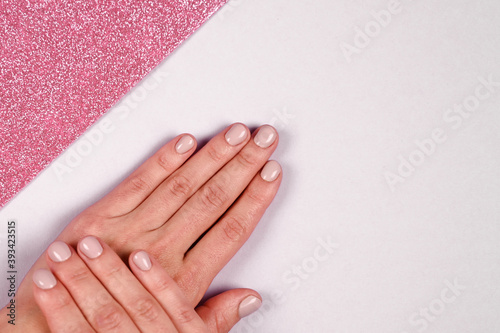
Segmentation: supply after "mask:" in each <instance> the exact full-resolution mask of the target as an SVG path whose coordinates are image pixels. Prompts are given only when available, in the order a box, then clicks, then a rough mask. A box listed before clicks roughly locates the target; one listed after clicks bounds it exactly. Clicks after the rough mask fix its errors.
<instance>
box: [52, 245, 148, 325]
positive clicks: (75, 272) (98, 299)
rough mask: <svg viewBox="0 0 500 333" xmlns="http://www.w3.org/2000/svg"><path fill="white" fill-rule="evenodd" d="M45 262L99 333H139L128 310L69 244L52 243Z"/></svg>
mask: <svg viewBox="0 0 500 333" xmlns="http://www.w3.org/2000/svg"><path fill="white" fill-rule="evenodd" d="M46 260H47V264H48V265H49V267H50V269H51V270H52V272H54V274H55V275H56V277H57V279H58V280H59V281H61V283H62V284H63V285H64V286H65V287H66V289H67V290H68V292H69V293H70V294H71V296H72V298H73V299H74V300H75V303H76V304H77V306H78V307H79V308H80V310H81V312H82V313H83V315H84V316H85V318H86V319H87V321H88V322H89V323H90V325H91V326H92V327H93V328H94V329H95V330H96V331H97V332H116V333H121V332H139V330H138V329H137V327H136V326H135V324H134V323H133V322H132V320H131V319H130V317H129V316H128V315H127V313H126V312H125V310H124V309H123V308H122V307H121V306H120V304H118V303H117V302H116V301H115V300H114V299H113V297H112V296H111V295H110V294H109V292H108V291H107V290H106V289H105V288H104V286H103V285H102V284H101V282H100V281H99V280H98V279H97V278H96V277H95V276H94V274H92V272H91V271H90V270H89V268H88V267H87V266H86V265H85V263H84V262H83V261H82V259H80V258H79V257H78V254H76V253H75V251H74V250H73V249H72V248H71V247H69V246H68V245H67V244H66V243H64V242H61V241H56V242H54V243H52V244H51V245H50V246H49V248H48V250H47V256H46Z"/></svg>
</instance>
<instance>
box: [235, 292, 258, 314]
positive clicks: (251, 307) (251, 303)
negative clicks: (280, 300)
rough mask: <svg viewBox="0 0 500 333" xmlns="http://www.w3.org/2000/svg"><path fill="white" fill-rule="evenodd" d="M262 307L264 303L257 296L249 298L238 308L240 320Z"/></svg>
mask: <svg viewBox="0 0 500 333" xmlns="http://www.w3.org/2000/svg"><path fill="white" fill-rule="evenodd" d="M261 305H262V301H261V300H260V299H258V298H257V297H255V296H248V297H247V298H245V299H244V300H243V301H242V302H241V303H240V306H239V308H238V314H239V316H240V318H243V317H246V316H248V315H250V314H252V313H254V312H255V311H257V310H258V309H259V308H260V306H261Z"/></svg>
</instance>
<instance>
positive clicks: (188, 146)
mask: <svg viewBox="0 0 500 333" xmlns="http://www.w3.org/2000/svg"><path fill="white" fill-rule="evenodd" d="M195 147H196V139H195V137H194V136H193V135H191V134H187V133H185V134H181V136H180V138H179V139H178V140H177V143H176V144H175V151H176V152H177V153H178V154H181V155H182V154H185V153H187V152H188V151H190V150H192V149H193V148H195Z"/></svg>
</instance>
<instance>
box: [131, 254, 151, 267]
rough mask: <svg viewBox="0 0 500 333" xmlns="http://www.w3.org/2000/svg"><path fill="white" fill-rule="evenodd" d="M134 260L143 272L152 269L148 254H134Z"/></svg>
mask: <svg viewBox="0 0 500 333" xmlns="http://www.w3.org/2000/svg"><path fill="white" fill-rule="evenodd" d="M132 260H133V261H134V264H136V265H137V267H139V268H140V269H141V270H143V271H149V270H150V269H151V260H150V259H149V256H148V254H147V253H146V252H144V251H139V252H137V253H136V254H134V257H133V258H132Z"/></svg>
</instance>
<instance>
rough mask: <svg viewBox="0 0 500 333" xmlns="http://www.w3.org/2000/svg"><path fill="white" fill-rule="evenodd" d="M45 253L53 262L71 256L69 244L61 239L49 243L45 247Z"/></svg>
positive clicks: (61, 260)
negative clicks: (47, 246)
mask: <svg viewBox="0 0 500 333" xmlns="http://www.w3.org/2000/svg"><path fill="white" fill-rule="evenodd" d="M47 253H48V254H49V257H50V259H52V261H55V262H63V261H66V260H68V258H69V257H71V250H70V249H69V246H68V245H66V243H64V242H61V241H55V242H54V243H52V244H50V246H49V248H48V249H47Z"/></svg>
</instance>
